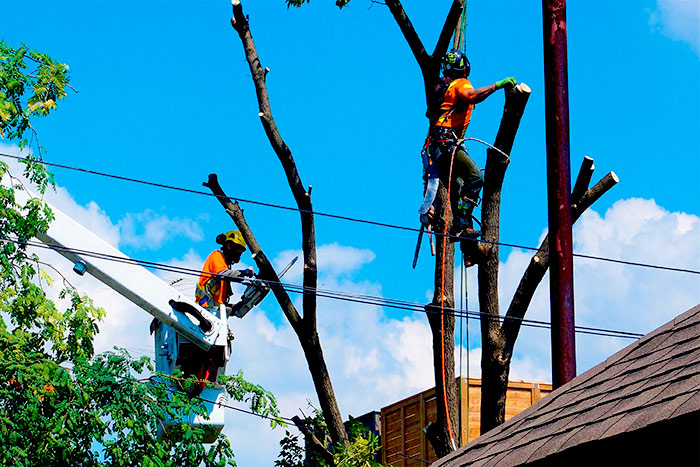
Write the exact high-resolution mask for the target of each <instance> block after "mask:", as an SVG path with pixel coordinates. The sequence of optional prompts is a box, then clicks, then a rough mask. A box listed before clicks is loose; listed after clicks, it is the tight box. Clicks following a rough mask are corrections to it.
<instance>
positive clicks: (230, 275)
mask: <svg viewBox="0 0 700 467" xmlns="http://www.w3.org/2000/svg"><path fill="white" fill-rule="evenodd" d="M218 274H219V275H220V276H223V279H224V280H228V281H236V282H238V281H240V280H241V279H243V278H244V277H253V276H254V275H255V273H254V272H253V268H246V269H224V270H223V271H220V272H219V273H218Z"/></svg>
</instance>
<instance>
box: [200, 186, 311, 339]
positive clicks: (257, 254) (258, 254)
mask: <svg viewBox="0 0 700 467" xmlns="http://www.w3.org/2000/svg"><path fill="white" fill-rule="evenodd" d="M202 185H204V186H205V187H207V188H209V189H210V190H211V192H212V193H213V194H214V195H215V196H216V199H218V200H219V202H220V203H221V205H222V206H223V207H224V209H225V210H226V212H227V213H228V215H229V216H231V219H233V222H234V224H236V227H238V230H240V231H241V234H243V238H244V239H245V242H246V244H247V245H248V248H249V249H250V253H251V255H252V257H253V259H254V260H255V264H257V265H258V269H259V270H260V274H259V277H260V278H261V279H263V280H267V281H270V288H271V289H272V293H274V294H275V298H277V302H278V303H279V305H280V308H282V311H283V312H284V314H285V316H286V317H287V319H288V320H289V324H291V325H292V328H294V330H295V331H296V332H297V333H298V332H300V331H301V324H302V318H301V316H299V313H298V312H297V310H296V307H295V306H294V303H292V300H291V299H290V298H289V295H288V294H287V291H286V290H284V287H282V286H281V285H280V280H279V277H278V276H277V272H275V269H274V268H273V267H272V263H270V261H269V260H268V259H267V256H265V253H263V251H262V249H261V248H260V245H258V241H257V240H256V239H255V235H253V232H252V231H251V230H250V227H249V226H248V223H247V222H246V220H245V217H244V216H243V210H242V209H241V208H240V206H239V205H238V203H234V202H232V201H231V199H230V198H229V197H228V196H226V193H224V190H223V189H221V186H220V185H219V180H218V178H217V176H216V174H210V175H209V180H207V181H206V182H204V183H202Z"/></svg>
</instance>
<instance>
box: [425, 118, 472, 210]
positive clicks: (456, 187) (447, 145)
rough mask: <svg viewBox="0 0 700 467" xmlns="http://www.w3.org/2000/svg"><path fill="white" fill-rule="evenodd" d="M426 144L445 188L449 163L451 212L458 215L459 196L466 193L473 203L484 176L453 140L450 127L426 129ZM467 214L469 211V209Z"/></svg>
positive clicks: (453, 136)
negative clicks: (428, 132)
mask: <svg viewBox="0 0 700 467" xmlns="http://www.w3.org/2000/svg"><path fill="white" fill-rule="evenodd" d="M430 146H431V154H432V157H433V158H434V160H436V161H437V169H438V176H439V177H440V181H441V182H442V184H443V185H444V186H445V188H447V187H448V183H450V164H452V180H451V186H450V201H451V204H452V209H453V211H452V212H453V213H455V215H459V212H460V211H459V209H458V202H459V199H460V198H463V197H466V198H469V200H470V201H471V202H472V203H476V201H477V200H478V198H479V193H480V192H481V187H483V186H484V176H483V174H482V173H481V169H479V166H478V165H476V163H475V162H474V160H473V159H472V158H471V157H469V154H467V151H466V150H465V149H464V147H463V146H462V145H461V144H460V143H459V142H458V141H457V139H456V137H455V135H454V133H453V131H452V130H450V129H447V128H440V127H433V130H432V131H431V132H430ZM453 155H454V156H453ZM469 215H471V209H470V210H469Z"/></svg>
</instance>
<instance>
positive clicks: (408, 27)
mask: <svg viewBox="0 0 700 467" xmlns="http://www.w3.org/2000/svg"><path fill="white" fill-rule="evenodd" d="M386 6H388V7H389V11H390V12H391V14H392V15H393V16H394V20H395V21H396V24H398V25H399V28H400V29H401V32H402V33H403V37H404V38H405V39H406V42H408V46H409V47H410V48H411V52H413V56H414V57H415V58H416V61H417V62H418V66H420V68H421V70H423V74H425V69H427V67H428V66H429V62H430V55H428V52H426V50H425V47H424V46H423V42H421V40H420V37H418V33H417V32H416V30H415V29H414V28H413V24H412V23H411V20H410V19H408V15H407V14H406V11H404V9H403V5H401V1H400V0H387V2H386Z"/></svg>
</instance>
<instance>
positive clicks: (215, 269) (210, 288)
mask: <svg viewBox="0 0 700 467" xmlns="http://www.w3.org/2000/svg"><path fill="white" fill-rule="evenodd" d="M227 269H228V265H227V264H226V260H225V259H224V253H223V252H222V251H221V250H214V251H212V252H211V253H210V254H209V256H208V257H207V260H206V261H205V262H204V266H202V273H201V274H200V275H199V282H197V288H196V289H195V293H194V296H195V300H197V303H198V304H199V306H202V307H204V308H218V306H219V305H221V304H223V303H226V299H227V298H228V296H229V294H230V287H229V284H228V283H227V282H226V281H224V280H222V279H219V278H218V277H216V276H213V275H212V274H219V273H221V272H223V271H225V270H227Z"/></svg>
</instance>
